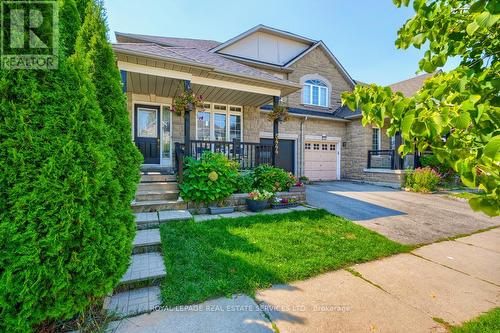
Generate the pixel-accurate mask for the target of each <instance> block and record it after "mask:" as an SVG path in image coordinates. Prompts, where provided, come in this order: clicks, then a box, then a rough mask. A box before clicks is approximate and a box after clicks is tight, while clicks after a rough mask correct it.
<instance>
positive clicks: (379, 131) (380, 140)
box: [371, 127, 382, 150]
mask: <svg viewBox="0 0 500 333" xmlns="http://www.w3.org/2000/svg"><path fill="white" fill-rule="evenodd" d="M375 130H377V133H378V135H377V146H378V147H377V148H378V149H373V131H375ZM381 133H382V131H381V130H380V128H378V127H372V138H371V145H372V147H371V148H372V149H371V150H382V149H381V148H382V135H381Z"/></svg>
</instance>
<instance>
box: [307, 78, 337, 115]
mask: <svg viewBox="0 0 500 333" xmlns="http://www.w3.org/2000/svg"><path fill="white" fill-rule="evenodd" d="M308 81H320V82H321V83H323V84H324V86H320V85H316V84H312V83H308ZM306 86H307V87H309V103H307V102H306V100H305V98H304V93H305V90H304V89H303V90H302V92H301V93H302V102H303V103H304V105H312V106H319V107H322V108H328V107H329V106H330V90H329V89H328V84H327V83H326V82H324V81H323V80H320V79H308V80H307V81H305V82H304V86H303V87H304V88H305V87H306ZM313 87H317V88H318V104H314V103H313ZM322 90H324V91H325V92H324V94H325V95H326V96H325V101H326V105H321V97H322V95H323V94H322V92H321V91H322Z"/></svg>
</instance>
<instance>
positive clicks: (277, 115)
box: [267, 100, 289, 122]
mask: <svg viewBox="0 0 500 333" xmlns="http://www.w3.org/2000/svg"><path fill="white" fill-rule="evenodd" d="M288 117H289V115H288V107H287V106H286V105H285V103H284V102H283V101H282V100H280V102H279V103H278V105H276V106H274V107H273V110H272V111H271V113H269V114H268V115H267V118H268V120H269V121H275V120H278V121H279V122H285V121H287V120H288Z"/></svg>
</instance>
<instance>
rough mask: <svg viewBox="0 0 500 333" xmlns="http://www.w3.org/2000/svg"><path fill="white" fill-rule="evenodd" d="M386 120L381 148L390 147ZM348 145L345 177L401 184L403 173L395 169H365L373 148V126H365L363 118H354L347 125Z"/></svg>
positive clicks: (344, 170)
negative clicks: (370, 170) (376, 170)
mask: <svg viewBox="0 0 500 333" xmlns="http://www.w3.org/2000/svg"><path fill="white" fill-rule="evenodd" d="M387 126H388V122H386V124H385V126H384V128H382V129H381V135H382V137H381V140H380V141H381V149H383V150H385V149H390V145H391V141H390V138H389V137H388V136H387ZM345 139H346V140H345V141H346V147H345V148H344V149H343V156H342V158H343V165H344V168H343V172H342V175H343V177H344V178H345V179H353V180H362V181H367V182H380V183H393V184H401V183H402V181H403V176H402V174H404V173H397V172H398V171H396V173H395V172H394V171H388V172H385V173H384V172H380V170H378V172H369V171H364V170H365V169H366V168H367V164H368V150H371V149H372V127H371V126H367V127H363V126H362V125H361V119H357V120H353V121H352V122H350V123H349V124H347V127H346V137H345Z"/></svg>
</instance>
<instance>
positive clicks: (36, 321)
mask: <svg viewBox="0 0 500 333" xmlns="http://www.w3.org/2000/svg"><path fill="white" fill-rule="evenodd" d="M64 6H67V7H64ZM76 8H77V7H76V6H75V3H74V0H64V1H61V10H60V13H67V12H68V10H69V11H70V12H71V11H72V15H67V14H65V15H63V16H61V17H60V26H61V30H62V31H63V32H64V31H71V30H72V29H69V28H68V29H66V30H64V29H63V27H69V26H71V23H74V22H68V21H67V20H68V19H69V18H72V17H75V15H74V14H75V12H74V11H75V10H76ZM65 20H66V21H65ZM61 40H62V41H63V42H64V43H71V40H72V38H67V36H61ZM63 46H64V47H63V48H61V54H60V57H59V68H58V69H57V70H48V71H41V70H1V71H0V332H30V331H32V330H34V329H35V328H36V327H38V326H40V325H43V324H44V323H48V322H52V321H54V320H59V319H62V320H64V319H69V318H71V317H73V316H74V315H75V314H77V313H78V312H80V311H83V310H84V309H85V308H86V307H87V306H89V304H91V303H92V302H93V301H94V300H96V299H98V298H101V297H103V296H105V295H106V294H107V293H109V292H110V291H111V290H112V289H113V287H114V286H115V285H116V284H117V282H118V281H119V279H120V277H121V276H122V275H123V273H124V272H125V270H126V268H127V263H128V260H129V256H130V252H131V243H132V239H133V236H134V232H135V226H134V224H133V220H132V218H131V216H132V213H131V211H130V200H129V199H131V197H132V196H133V189H135V185H136V184H135V182H136V181H137V180H138V168H139V163H140V159H139V160H138V159H137V154H136V155H134V152H132V157H131V158H125V159H121V160H118V158H117V155H118V154H119V152H117V151H116V150H115V149H116V144H117V142H118V141H119V140H117V138H116V137H113V136H123V137H122V138H121V140H123V141H122V142H124V143H125V142H127V140H128V142H129V143H130V141H131V140H130V132H127V133H124V130H123V129H122V131H113V132H111V131H110V127H111V126H113V125H115V124H116V123H123V122H124V121H123V119H121V120H116V121H115V123H114V124H110V120H109V119H110V117H111V116H110V114H111V113H113V112H115V111H114V110H118V111H116V112H117V113H115V114H114V117H116V118H124V117H126V115H125V114H124V113H123V112H122V111H123V107H124V106H123V105H124V103H125V101H124V98H123V95H122V97H121V99H118V102H117V103H116V105H121V106H120V107H116V109H113V108H109V109H107V110H106V111H104V110H102V109H101V108H100V105H99V103H98V96H102V94H103V93H102V92H101V91H99V89H97V90H96V87H101V88H102V86H103V85H100V84H99V83H98V82H97V80H98V78H97V76H90V75H89V74H88V73H89V72H91V70H90V68H91V67H92V66H91V64H90V59H89V57H88V56H87V54H82V53H79V52H76V54H75V55H73V56H71V57H67V56H66V55H65V54H64V53H63V52H68V50H71V49H72V48H71V45H68V44H65V45H63ZM66 54H67V53H66ZM112 67H114V68H116V65H114V63H113V64H112ZM115 73H116V69H115ZM113 80H115V81H113ZM92 81H93V82H92ZM109 82H110V84H111V85H112V86H113V87H119V85H120V82H119V77H117V76H116V75H110V76H109ZM113 82H114V83H113ZM115 90H116V89H115ZM115 90H113V91H115ZM107 93H109V91H107ZM125 110H126V109H125ZM125 119H126V118H125ZM128 147H129V148H130V146H128ZM129 148H127V149H129ZM122 152H123V151H122ZM119 164H120V165H119ZM124 164H126V165H124ZM116 170H126V171H124V173H123V174H122V175H121V176H120V177H119V175H118V174H117V171H116Z"/></svg>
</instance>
